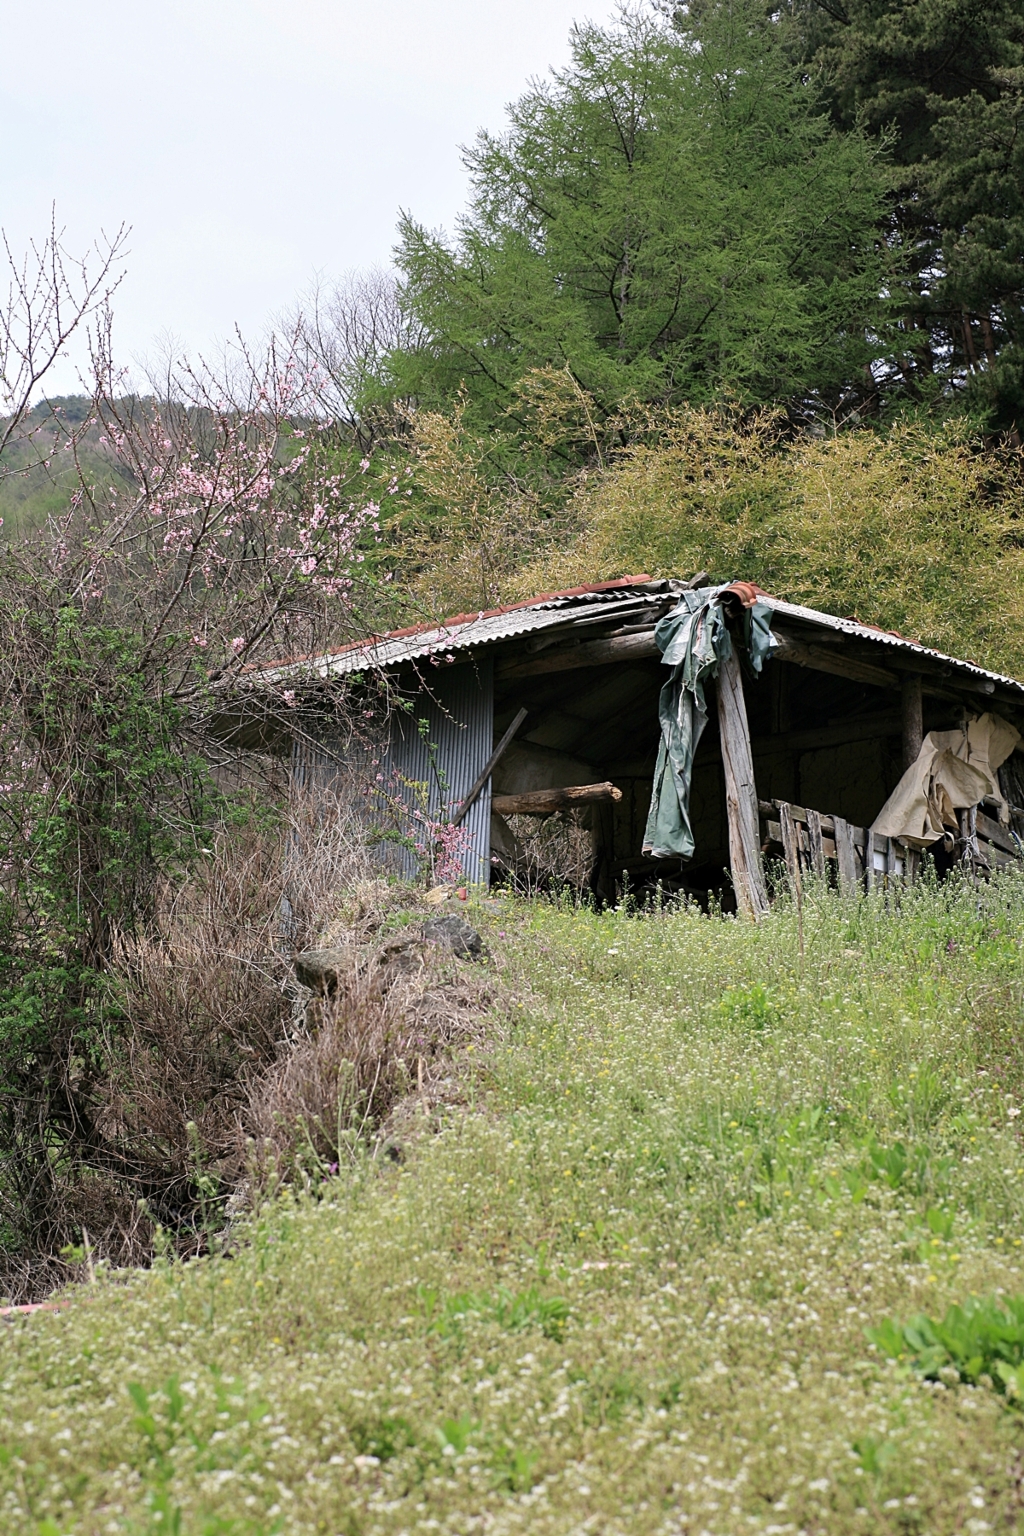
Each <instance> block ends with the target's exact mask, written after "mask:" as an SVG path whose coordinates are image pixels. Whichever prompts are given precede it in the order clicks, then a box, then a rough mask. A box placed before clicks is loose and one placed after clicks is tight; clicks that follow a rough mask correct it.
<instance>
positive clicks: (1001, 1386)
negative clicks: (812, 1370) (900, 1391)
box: [867, 1296, 1024, 1403]
mask: <svg viewBox="0 0 1024 1536" xmlns="http://www.w3.org/2000/svg"><path fill="white" fill-rule="evenodd" d="M867 1334H868V1338H869V1339H870V1340H871V1342H872V1343H873V1344H875V1345H877V1347H878V1348H879V1349H880V1350H881V1351H882V1353H883V1354H885V1355H888V1356H889V1357H890V1359H893V1360H900V1361H903V1362H905V1363H906V1364H908V1365H909V1366H911V1367H912V1368H913V1369H914V1370H915V1371H917V1372H918V1373H919V1374H920V1375H921V1376H923V1377H925V1378H926V1379H927V1380H929V1381H938V1380H940V1379H941V1380H946V1379H947V1376H948V1378H950V1379H952V1380H953V1381H956V1380H962V1381H967V1382H970V1383H971V1384H972V1385H978V1384H981V1385H983V1386H988V1387H992V1388H994V1389H995V1390H996V1391H997V1392H1001V1393H1003V1394H1004V1395H1005V1396H1006V1398H1007V1399H1008V1400H1010V1401H1013V1402H1015V1403H1016V1402H1021V1401H1024V1296H1016V1297H1013V1296H1000V1297H997V1296H990V1297H985V1298H981V1297H973V1296H972V1297H969V1298H968V1299H967V1300H966V1301H965V1302H964V1303H963V1304H962V1305H953V1306H951V1307H949V1308H948V1309H947V1311H946V1314H945V1316H944V1317H943V1318H941V1319H940V1320H936V1319H934V1318H930V1317H927V1316H926V1315H925V1314H924V1313H919V1314H918V1316H916V1317H913V1318H911V1319H910V1320H909V1321H908V1322H905V1323H901V1322H898V1321H895V1320H893V1319H891V1318H890V1319H886V1321H885V1322H883V1323H880V1324H879V1325H878V1326H877V1327H876V1328H869V1329H868V1330H867Z"/></svg>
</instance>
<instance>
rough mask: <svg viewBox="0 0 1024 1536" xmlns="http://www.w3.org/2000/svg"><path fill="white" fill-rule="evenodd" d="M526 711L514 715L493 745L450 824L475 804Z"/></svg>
mask: <svg viewBox="0 0 1024 1536" xmlns="http://www.w3.org/2000/svg"><path fill="white" fill-rule="evenodd" d="M528 713H529V711H528V710H525V709H521V710H520V711H519V713H518V715H516V717H515V719H514V720H513V721H512V724H511V725H510V726H509V728H508V730H507V731H506V732H505V734H504V736H503V737H502V738H501V740H500V741H499V742H498V745H497V746H496V747H495V749H494V751H493V752H492V753H491V755H490V757H489V758H488V759H487V761H486V763H485V764H484V766H483V767H482V768H481V770H480V772H479V773H478V774H477V776H476V778H475V780H474V781H473V787H472V789H471V790H470V792H469V794H468V795H467V796H466V798H465V800H463V802H462V804H461V805H460V806H459V808H458V810H457V811H456V813H455V815H454V816H453V818H452V826H454V827H457V826H458V825H459V823H460V822H461V821H462V818H463V817H464V816H465V815H466V813H467V812H468V811H469V810H470V808H471V807H472V806H473V805H475V803H476V801H477V799H478V798H479V796H480V793H481V791H482V790H483V788H484V786H485V784H486V783H487V780H488V779H489V778H490V776H491V774H492V773H493V772H494V770H495V768H496V767H497V766H498V764H499V762H500V761H501V759H502V757H503V756H504V755H505V749H506V748H507V747H508V746H509V744H510V742H511V740H512V738H513V736H514V735H515V734H516V731H518V729H519V727H520V726H521V725H522V723H523V721H524V720H525V719H526V716H527V714H528Z"/></svg>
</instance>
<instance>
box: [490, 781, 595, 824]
mask: <svg viewBox="0 0 1024 1536" xmlns="http://www.w3.org/2000/svg"><path fill="white" fill-rule="evenodd" d="M621 799H622V790H621V789H616V787H615V785H614V784H570V785H567V786H565V787H564V788H561V789H531V790H527V791H525V792H524V793H523V794H521V795H494V796H493V798H492V800H491V810H492V811H494V812H495V813H496V814H497V815H498V816H547V815H550V813H551V812H552V811H565V810H570V809H571V808H572V807H573V806H576V805H592V804H593V803H594V802H595V801H602V800H603V801H607V800H621Z"/></svg>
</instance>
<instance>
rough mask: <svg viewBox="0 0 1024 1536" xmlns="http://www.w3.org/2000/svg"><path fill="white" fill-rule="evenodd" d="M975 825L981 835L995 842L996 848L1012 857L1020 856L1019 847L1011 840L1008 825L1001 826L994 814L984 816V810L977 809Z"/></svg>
mask: <svg viewBox="0 0 1024 1536" xmlns="http://www.w3.org/2000/svg"><path fill="white" fill-rule="evenodd" d="M976 825H977V828H978V833H979V835H980V836H981V837H987V838H988V840H989V842H990V843H995V845H996V847H997V848H1002V849H1003V851H1004V852H1005V853H1009V854H1012V855H1013V856H1014V857H1019V856H1020V849H1019V848H1018V847H1017V844H1016V843H1015V842H1014V840H1013V836H1012V834H1011V832H1010V829H1009V827H1004V826H1002V825H1001V824H1000V823H999V822H998V821H996V819H995V817H994V816H986V814H985V812H984V811H980V810H979V811H978V812H977V815H976Z"/></svg>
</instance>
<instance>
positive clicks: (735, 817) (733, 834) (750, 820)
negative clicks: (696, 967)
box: [718, 649, 768, 918]
mask: <svg viewBox="0 0 1024 1536" xmlns="http://www.w3.org/2000/svg"><path fill="white" fill-rule="evenodd" d="M718 729H719V735H720V737H721V742H722V767H723V769H724V771H725V806H726V813H727V816H728V820H729V863H730V866H731V868H732V882H733V886H734V887H735V890H736V904H737V906H738V907H739V910H740V912H741V913H742V914H743V915H744V916H745V917H752V918H759V917H762V916H763V915H764V914H765V913H766V912H767V911H768V891H767V888H766V886H765V883H764V870H763V868H762V866H761V849H760V845H759V841H758V808H757V790H756V788H755V786H754V760H753V756H752V754H751V751H750V726H749V724H748V722H747V705H746V701H745V700H744V697H743V677H742V674H741V672H740V663H739V658H738V657H737V655H736V652H735V649H734V650H733V653H732V655H731V656H730V657H729V659H728V661H723V662H721V663H720V664H719V668H718Z"/></svg>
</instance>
